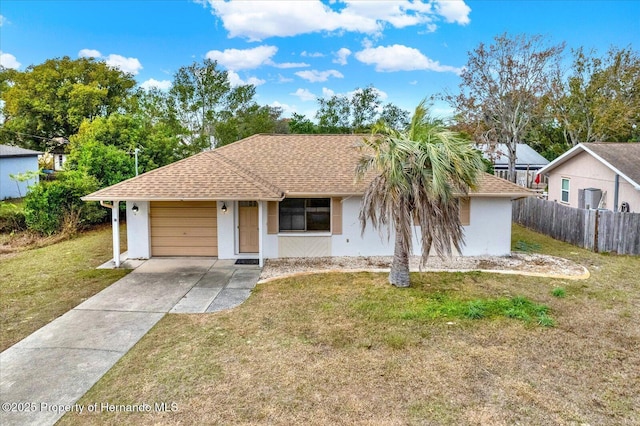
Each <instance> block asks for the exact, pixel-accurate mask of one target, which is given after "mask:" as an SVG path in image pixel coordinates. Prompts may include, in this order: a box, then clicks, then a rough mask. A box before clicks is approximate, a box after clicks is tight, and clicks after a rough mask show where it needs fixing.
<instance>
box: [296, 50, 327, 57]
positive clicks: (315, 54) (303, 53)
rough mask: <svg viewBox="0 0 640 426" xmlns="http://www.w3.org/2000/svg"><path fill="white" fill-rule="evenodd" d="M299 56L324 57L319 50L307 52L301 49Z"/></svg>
mask: <svg viewBox="0 0 640 426" xmlns="http://www.w3.org/2000/svg"><path fill="white" fill-rule="evenodd" d="M300 56H302V57H305V58H324V54H323V53H320V52H307V51H306V50H303V51H302V53H301V54H300Z"/></svg>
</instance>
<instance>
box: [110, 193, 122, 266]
mask: <svg viewBox="0 0 640 426" xmlns="http://www.w3.org/2000/svg"><path fill="white" fill-rule="evenodd" d="M111 222H112V224H111V229H112V230H113V262H114V263H115V265H116V268H119V267H120V201H118V200H114V201H113V208H112V209H111Z"/></svg>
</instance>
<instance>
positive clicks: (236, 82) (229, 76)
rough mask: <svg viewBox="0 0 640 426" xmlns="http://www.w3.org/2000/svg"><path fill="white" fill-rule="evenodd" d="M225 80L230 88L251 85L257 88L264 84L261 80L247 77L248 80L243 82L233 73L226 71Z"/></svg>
mask: <svg viewBox="0 0 640 426" xmlns="http://www.w3.org/2000/svg"><path fill="white" fill-rule="evenodd" d="M227 79H228V80H229V84H231V86H233V87H236V86H242V85H245V84H253V85H254V86H256V87H257V86H260V85H262V84H264V83H266V81H265V80H261V79H259V78H257V77H249V78H248V79H246V80H243V79H242V78H240V75H238V73H237V72H235V71H227Z"/></svg>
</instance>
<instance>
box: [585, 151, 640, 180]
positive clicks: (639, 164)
mask: <svg viewBox="0 0 640 426" xmlns="http://www.w3.org/2000/svg"><path fill="white" fill-rule="evenodd" d="M584 145H585V147H587V148H588V149H590V150H591V151H593V152H594V153H595V154H596V155H598V156H599V157H600V158H602V159H603V160H605V161H606V162H607V163H609V164H611V165H612V166H613V167H615V168H616V169H618V170H620V171H621V172H622V173H623V174H625V175H626V176H627V177H628V178H629V179H631V180H633V181H634V182H635V183H636V185H640V143H633V142H628V143H612V142H593V143H588V144H584Z"/></svg>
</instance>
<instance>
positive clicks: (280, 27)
mask: <svg viewBox="0 0 640 426" xmlns="http://www.w3.org/2000/svg"><path fill="white" fill-rule="evenodd" d="M434 2H435V3H434ZM208 3H209V5H210V7H211V9H212V13H213V14H214V15H216V16H218V17H219V18H220V19H221V21H222V25H223V26H224V28H225V29H226V30H227V31H228V33H229V37H231V38H233V37H243V38H247V39H249V40H250V41H260V40H264V39H266V38H269V37H290V36H295V35H299V34H309V33H316V32H345V31H346V32H357V33H362V34H374V35H379V34H381V33H382V31H383V30H384V28H385V27H387V26H392V27H395V28H405V27H409V26H416V25H420V26H427V25H429V24H432V23H433V21H434V20H439V19H440V17H443V18H444V19H445V20H446V21H447V22H449V23H453V22H456V23H458V24H463V25H464V24H467V23H468V22H469V12H470V11H471V9H470V8H469V6H467V5H466V4H465V3H464V1H462V0H401V1H382V0H379V1H350V0H332V1H330V2H329V4H326V2H323V1H321V0H307V1H295V2H294V1H288V0H272V1H260V0H247V1H219V0H208ZM432 4H435V7H434V6H432Z"/></svg>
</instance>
